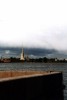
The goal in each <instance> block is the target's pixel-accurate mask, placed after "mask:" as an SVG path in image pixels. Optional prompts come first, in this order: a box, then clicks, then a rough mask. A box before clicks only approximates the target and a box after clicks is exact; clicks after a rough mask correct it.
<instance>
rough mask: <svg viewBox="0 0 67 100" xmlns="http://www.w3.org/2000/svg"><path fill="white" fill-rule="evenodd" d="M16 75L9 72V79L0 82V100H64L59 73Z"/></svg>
mask: <svg viewBox="0 0 67 100" xmlns="http://www.w3.org/2000/svg"><path fill="white" fill-rule="evenodd" d="M4 73H5V72H4ZM14 73H15V74H14ZM22 73H23V74H22ZM18 74H19V72H17V73H16V72H11V73H10V75H11V76H10V77H9V78H2V79H1V80H0V99H1V100H64V96H63V88H64V87H63V76H62V73H61V72H33V71H32V72H30V71H29V72H21V74H20V75H19V77H18ZM24 74H25V75H24ZM1 75H2V76H3V72H2V73H1ZM6 75H7V76H8V75H9V72H7V73H6ZM13 75H14V76H13Z"/></svg>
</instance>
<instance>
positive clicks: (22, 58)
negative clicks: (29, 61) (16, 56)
mask: <svg viewBox="0 0 67 100" xmlns="http://www.w3.org/2000/svg"><path fill="white" fill-rule="evenodd" d="M20 60H25V59H24V50H23V48H22V52H21V57H20Z"/></svg>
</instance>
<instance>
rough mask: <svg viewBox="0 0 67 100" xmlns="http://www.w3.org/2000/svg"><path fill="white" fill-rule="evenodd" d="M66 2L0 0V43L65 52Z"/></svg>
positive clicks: (0, 45) (62, 0)
mask: <svg viewBox="0 0 67 100" xmlns="http://www.w3.org/2000/svg"><path fill="white" fill-rule="evenodd" d="M66 4H67V1H66V0H34V1H32V0H11V1H10V0H6V1H5V0H1V1H0V47H25V48H41V49H44V50H45V49H49V50H50V49H51V50H53V49H54V50H56V51H58V52H60V53H65V54H67V13H66V12H67V5H66ZM6 53H9V52H7V51H6Z"/></svg>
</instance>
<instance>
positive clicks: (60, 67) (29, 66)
mask: <svg viewBox="0 0 67 100" xmlns="http://www.w3.org/2000/svg"><path fill="white" fill-rule="evenodd" d="M0 70H2V71H3V70H41V71H48V70H53V71H62V72H63V80H64V81H63V83H64V85H65V86H66V87H65V90H64V100H67V63H26V62H25V63H0Z"/></svg>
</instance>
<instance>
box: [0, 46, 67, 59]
mask: <svg viewBox="0 0 67 100" xmlns="http://www.w3.org/2000/svg"><path fill="white" fill-rule="evenodd" d="M21 52H22V48H13V47H1V48H0V57H20V54H21ZM24 54H25V56H29V57H48V58H67V54H66V53H65V52H61V51H60V52H58V51H56V50H54V49H46V48H45V49H42V48H24Z"/></svg>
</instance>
